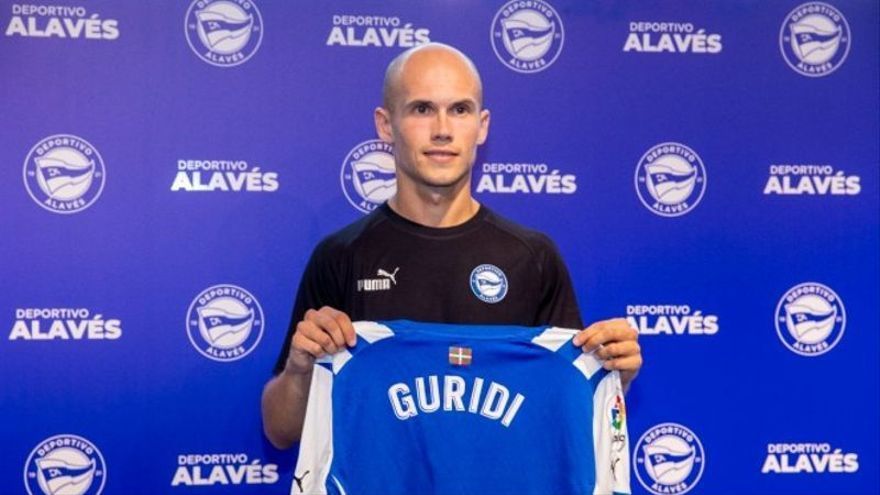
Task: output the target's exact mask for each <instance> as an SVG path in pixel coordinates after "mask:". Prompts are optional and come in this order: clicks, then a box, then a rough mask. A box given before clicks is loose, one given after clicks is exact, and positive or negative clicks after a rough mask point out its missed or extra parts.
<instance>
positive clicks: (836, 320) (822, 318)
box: [776, 282, 846, 356]
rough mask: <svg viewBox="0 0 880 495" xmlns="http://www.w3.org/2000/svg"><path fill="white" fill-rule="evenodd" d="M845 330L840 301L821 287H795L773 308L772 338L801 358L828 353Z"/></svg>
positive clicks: (844, 312) (844, 313) (843, 310)
mask: <svg viewBox="0 0 880 495" xmlns="http://www.w3.org/2000/svg"><path fill="white" fill-rule="evenodd" d="M845 328H846V310H845V309H844V307H843V301H841V300H840V297H838V296H837V294H835V293H834V291H833V290H831V289H830V288H829V287H827V286H825V285H822V284H818V283H815V282H805V283H803V284H798V285H796V286H794V287H792V288H791V289H789V290H788V292H786V293H785V294H784V295H783V296H782V298H781V299H780V300H779V304H777V305H776V334H777V335H779V340H781V341H782V343H783V344H785V347H788V349H789V350H791V351H792V352H794V353H796V354H800V355H801V356H819V355H821V354H825V353H826V352H828V351H830V350H831V349H833V348H834V346H836V345H837V343H838V342H840V338H841V337H843V331H844V329H845Z"/></svg>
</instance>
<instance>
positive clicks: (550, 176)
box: [476, 163, 577, 194]
mask: <svg viewBox="0 0 880 495" xmlns="http://www.w3.org/2000/svg"><path fill="white" fill-rule="evenodd" d="M480 171H481V172H482V175H481V176H480V178H479V180H478V181H477V189H476V192H478V193H493V194H574V193H575V192H576V191H577V176H575V175H574V174H563V173H561V172H560V171H559V170H558V169H552V170H551V169H550V167H549V166H547V164H546V163H483V166H482V167H481V168H480Z"/></svg>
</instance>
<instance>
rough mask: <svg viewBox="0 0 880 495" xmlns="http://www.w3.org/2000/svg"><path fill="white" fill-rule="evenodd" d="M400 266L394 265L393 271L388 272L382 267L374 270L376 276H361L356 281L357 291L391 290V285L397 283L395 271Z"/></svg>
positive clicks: (398, 269) (397, 270)
mask: <svg viewBox="0 0 880 495" xmlns="http://www.w3.org/2000/svg"><path fill="white" fill-rule="evenodd" d="M399 271H400V267H399V266H396V267H394V271H391V272H389V271H388V270H385V269H383V268H379V269H378V270H376V277H378V278H362V279H358V281H357V291H358V292H376V291H383V290H391V287H393V286H395V285H397V272H399Z"/></svg>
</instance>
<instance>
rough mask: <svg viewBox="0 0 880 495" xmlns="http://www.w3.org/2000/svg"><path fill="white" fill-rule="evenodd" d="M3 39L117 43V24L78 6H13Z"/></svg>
mask: <svg viewBox="0 0 880 495" xmlns="http://www.w3.org/2000/svg"><path fill="white" fill-rule="evenodd" d="M82 3H86V2H82ZM90 7H91V6H90ZM6 36H22V37H27V38H62V39H71V40H76V39H86V40H106V41H113V40H116V39H119V21H118V20H116V19H107V18H106V17H102V13H101V12H94V11H90V10H88V9H86V8H85V7H84V6H82V5H55V2H51V3H50V4H49V5H42V4H39V3H24V4H19V3H13V4H12V17H10V18H9V24H7V25H6Z"/></svg>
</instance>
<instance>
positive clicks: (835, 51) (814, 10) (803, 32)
mask: <svg viewBox="0 0 880 495" xmlns="http://www.w3.org/2000/svg"><path fill="white" fill-rule="evenodd" d="M850 41H851V38H850V31H849V24H848V23H847V22H846V17H844V16H843V14H842V13H841V12H840V11H839V10H837V9H836V8H834V7H833V6H831V5H829V4H827V3H824V2H807V3H804V4H801V5H798V6H797V7H796V8H795V9H794V10H792V11H791V12H789V14H788V16H786V17H785V20H784V21H783V22H782V28H781V29H780V30H779V50H780V51H781V52H782V58H784V59H785V63H787V64H788V66H789V67H791V68H792V69H794V70H795V72H797V73H799V74H802V75H804V76H808V77H821V76H827V75H828V74H831V73H832V72H834V71H835V70H837V69H838V68H839V67H840V66H841V65H842V64H843V62H844V61H845V60H846V56H847V55H848V54H849V47H850Z"/></svg>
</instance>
